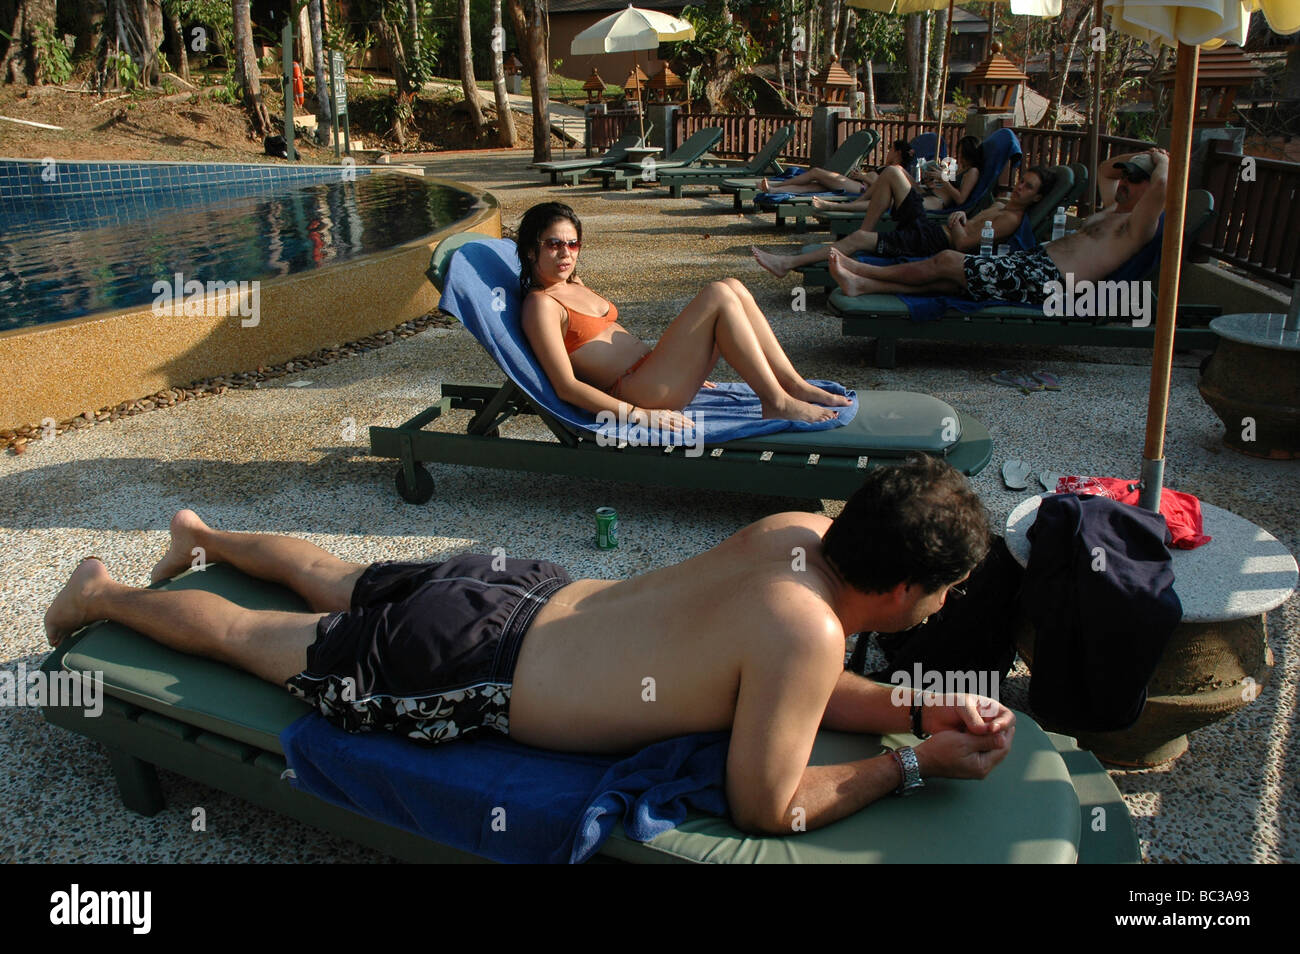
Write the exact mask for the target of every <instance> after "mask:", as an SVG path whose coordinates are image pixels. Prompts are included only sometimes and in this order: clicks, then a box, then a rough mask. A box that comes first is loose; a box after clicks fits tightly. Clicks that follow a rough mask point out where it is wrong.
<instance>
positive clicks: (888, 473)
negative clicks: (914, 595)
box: [822, 455, 989, 593]
mask: <svg viewBox="0 0 1300 954" xmlns="http://www.w3.org/2000/svg"><path fill="white" fill-rule="evenodd" d="M988 547H989V524H988V516H987V514H985V512H984V505H983V504H982V503H981V502H980V498H979V497H978V496H977V495H976V493H975V491H973V490H971V487H970V484H969V483H968V482H967V481H966V478H965V477H963V476H962V475H961V474H960V473H959V472H958V471H957V470H955V469H954V468H953V467H952V465H950V464H948V463H946V462H944V461H942V460H940V459H938V458H936V457H929V456H924V455H920V456H913V457H909V458H908V459H907V461H906V462H904V463H902V464H898V465H896V466H880V467H876V468H875V469H873V470H871V471H870V472H869V473H868V474H867V478H866V480H865V481H864V482H863V484H862V487H861V488H860V489H859V490H858V491H857V492H856V493H854V495H853V497H852V498H851V499H850V500H849V501H848V502H847V503H846V504H845V505H844V510H843V511H841V513H840V515H839V516H838V517H836V518H835V522H834V523H832V524H831V526H830V529H829V530H827V531H826V535H825V536H824V537H822V552H823V553H824V554H825V555H826V557H827V558H828V559H829V560H830V562H831V563H832V565H833V566H834V567H835V568H836V570H838V571H839V573H840V575H842V576H843V577H844V579H845V581H846V582H847V583H848V584H849V585H850V586H852V587H854V588H855V589H857V590H860V591H861V592H863V593H887V592H889V591H890V590H892V589H893V588H894V587H895V586H897V585H898V584H899V583H909V584H911V583H914V584H916V585H918V586H920V587H921V589H922V590H924V591H925V592H926V593H934V592H936V591H938V590H939V589H942V588H943V587H945V586H951V585H952V584H953V583H956V582H957V581H958V580H960V579H961V578H962V577H964V576H965V575H966V574H967V573H969V572H970V571H971V570H973V569H974V568H975V566H976V565H977V564H978V563H979V562H980V560H982V559H984V554H985V553H986V552H987V551H988Z"/></svg>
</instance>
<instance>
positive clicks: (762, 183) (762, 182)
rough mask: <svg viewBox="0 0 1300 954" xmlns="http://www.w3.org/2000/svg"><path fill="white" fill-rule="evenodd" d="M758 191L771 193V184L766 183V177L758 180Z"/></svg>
mask: <svg viewBox="0 0 1300 954" xmlns="http://www.w3.org/2000/svg"><path fill="white" fill-rule="evenodd" d="M758 191H759V192H771V191H772V186H771V184H770V183H769V182H768V181H767V177H766V176H764V177H763V178H762V179H759V180H758Z"/></svg>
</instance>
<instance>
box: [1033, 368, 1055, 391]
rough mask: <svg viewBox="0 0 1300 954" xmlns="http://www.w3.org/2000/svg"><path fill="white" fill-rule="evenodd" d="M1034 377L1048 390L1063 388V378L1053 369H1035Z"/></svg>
mask: <svg viewBox="0 0 1300 954" xmlns="http://www.w3.org/2000/svg"><path fill="white" fill-rule="evenodd" d="M1033 378H1034V380H1035V381H1037V382H1038V383H1039V384H1041V385H1042V386H1043V387H1044V388H1045V389H1047V390H1048V391H1059V390H1061V379H1060V378H1058V377H1057V376H1056V375H1054V374H1053V373H1052V372H1051V371H1035V372H1034V374H1033Z"/></svg>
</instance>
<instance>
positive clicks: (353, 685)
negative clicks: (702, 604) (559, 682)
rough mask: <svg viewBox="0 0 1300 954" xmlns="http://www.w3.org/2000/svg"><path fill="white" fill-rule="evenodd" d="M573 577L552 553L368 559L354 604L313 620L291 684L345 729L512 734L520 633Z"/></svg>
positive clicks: (427, 736)
mask: <svg viewBox="0 0 1300 954" xmlns="http://www.w3.org/2000/svg"><path fill="white" fill-rule="evenodd" d="M569 582H570V579H569V574H568V573H566V572H565V571H564V570H563V569H561V568H560V567H558V566H556V565H555V564H553V563H546V562H542V561H530V560H509V559H506V558H505V557H504V556H502V557H490V556H479V555H476V554H465V555H462V556H457V557H453V558H452V559H450V560H447V561H445V562H443V563H375V564H372V565H371V566H370V567H368V568H367V569H366V571H365V572H364V573H363V574H362V575H361V578H360V579H359V580H358V581H357V585H356V587H355V588H354V589H353V591H352V608H351V609H349V610H348V611H347V612H344V613H331V614H329V615H328V616H325V617H323V618H322V619H321V620H320V622H319V623H318V624H317V626H316V641H315V642H314V643H312V644H311V646H309V647H308V649H307V668H306V670H304V671H303V672H301V673H299V674H298V675H296V676H294V677H292V678H291V679H289V681H288V682H287V683H286V685H287V687H288V689H289V691H290V692H291V693H293V694H294V695H295V696H298V697H299V698H301V699H305V700H306V701H307V702H310V703H311V704H312V705H314V706H316V708H317V709H318V710H319V711H320V713H321V715H323V716H325V718H326V719H328V720H329V721H330V722H332V723H334V724H335V725H337V726H339V727H340V728H343V729H347V730H348V731H349V732H369V731H372V730H375V729H386V730H390V731H393V732H398V733H400V734H402V735H405V736H408V737H409V738H412V739H417V740H419V741H423V742H431V743H432V742H444V741H447V740H449V739H456V738H460V737H461V736H464V735H467V734H469V733H472V732H475V731H477V730H478V729H484V728H487V729H496V730H497V731H498V732H502V733H507V734H508V733H509V731H510V724H509V711H510V687H511V683H512V681H513V678H514V671H515V663H516V662H517V661H518V659H519V648H520V645H521V644H522V643H523V639H524V634H525V633H527V631H528V627H529V625H531V623H532V622H533V619H534V618H535V617H536V616H537V613H538V611H540V610H541V608H542V607H543V606H544V605H546V601H547V599H549V598H550V597H551V596H552V595H553V594H554V593H555V592H556V591H557V590H559V589H560V588H561V587H563V586H566V585H567V584H568V583H569Z"/></svg>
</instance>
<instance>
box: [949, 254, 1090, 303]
mask: <svg viewBox="0 0 1300 954" xmlns="http://www.w3.org/2000/svg"><path fill="white" fill-rule="evenodd" d="M962 270H963V271H964V272H965V273H966V288H967V289H968V290H969V296H970V297H971V298H973V299H974V300H975V301H987V300H990V299H993V300H997V301H1018V302H1023V303H1025V304H1026V305H1041V304H1042V303H1043V302H1045V301H1047V296H1048V292H1046V291H1044V290H1043V286H1044V285H1046V284H1048V283H1049V282H1059V283H1060V284H1061V285H1062V286H1063V285H1064V284H1065V277H1064V276H1063V275H1062V274H1061V270H1060V269H1059V268H1057V267H1056V263H1055V262H1054V261H1052V257H1051V256H1050V255H1048V254H1047V249H1046V248H1044V247H1043V246H1041V245H1040V246H1038V247H1037V248H1031V249H1029V250H1028V251H1025V252H1009V253H1008V254H1006V255H994V256H991V257H989V258H981V257H980V256H978V255H967V256H966V259H965V261H963V262H962Z"/></svg>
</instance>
